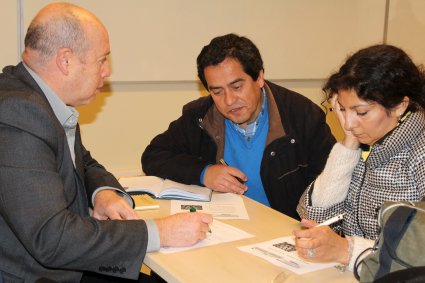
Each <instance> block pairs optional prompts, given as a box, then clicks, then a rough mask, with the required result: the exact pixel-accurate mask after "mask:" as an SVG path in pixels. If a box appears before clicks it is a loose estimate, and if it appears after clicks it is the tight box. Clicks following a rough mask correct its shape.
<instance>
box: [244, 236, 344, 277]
mask: <svg viewBox="0 0 425 283" xmlns="http://www.w3.org/2000/svg"><path fill="white" fill-rule="evenodd" d="M294 244H295V242H294V237H293V236H288V237H282V238H277V239H274V240H270V241H266V242H262V243H257V244H253V245H249V246H243V247H238V249H240V250H241V251H244V252H247V253H250V254H253V255H256V256H258V257H260V258H262V259H265V260H267V261H268V262H270V263H272V264H274V265H277V266H280V267H283V268H286V269H289V270H291V271H293V272H295V273H297V274H304V273H307V272H312V271H316V270H320V269H325V268H329V267H333V266H335V265H338V263H334V262H333V263H313V262H309V261H305V260H304V259H302V258H300V257H299V256H298V254H297V251H296V250H295V246H294Z"/></svg>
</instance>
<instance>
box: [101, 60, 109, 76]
mask: <svg viewBox="0 0 425 283" xmlns="http://www.w3.org/2000/svg"><path fill="white" fill-rule="evenodd" d="M110 75H111V66H110V65H109V60H106V62H105V64H104V65H103V71H102V78H106V77H109V76H110Z"/></svg>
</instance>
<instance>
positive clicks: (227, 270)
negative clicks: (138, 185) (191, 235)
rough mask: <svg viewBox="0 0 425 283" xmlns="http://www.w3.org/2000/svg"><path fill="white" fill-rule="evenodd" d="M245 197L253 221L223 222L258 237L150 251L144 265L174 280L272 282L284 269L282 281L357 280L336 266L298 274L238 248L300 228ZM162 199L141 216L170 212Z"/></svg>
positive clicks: (171, 281) (295, 223) (288, 233)
mask: <svg viewBox="0 0 425 283" xmlns="http://www.w3.org/2000/svg"><path fill="white" fill-rule="evenodd" d="M243 200H244V203H245V206H246V209H247V211H248V214H249V217H250V219H249V220H220V221H223V222H224V223H227V224H230V225H232V226H235V227H237V228H239V229H242V230H244V231H246V232H248V233H250V234H253V235H255V237H253V238H249V239H243V240H239V241H234V242H229V243H223V244H220V245H214V246H209V247H204V248H199V249H193V250H188V251H183V252H177V253H172V254H162V253H159V252H155V253H148V254H147V255H146V258H145V261H144V264H146V265H147V266H148V267H149V268H151V269H152V270H154V271H155V272H156V273H157V274H159V275H160V276H161V277H162V278H164V279H165V280H166V281H167V282H170V283H174V282H181V283H192V282H193V283H199V282H202V283H208V282H211V283H226V282H232V283H235V282H255V283H262V282H264V283H270V282H273V280H274V278H275V277H276V276H277V275H279V274H281V273H282V272H283V273H284V274H282V275H283V276H282V275H281V276H282V277H283V278H286V279H285V280H284V281H281V282H297V283H302V282H314V283H317V282H327V283H329V282H331V283H332V282H335V283H336V282H341V283H342V282H344V283H345V282H353V283H355V282H357V280H356V279H355V278H354V276H353V275H352V272H350V271H345V272H341V271H339V270H337V269H336V268H329V269H324V270H320V271H316V272H311V273H307V274H304V275H297V274H295V273H293V272H291V271H289V270H287V269H283V268H281V267H278V266H275V265H273V264H271V263H269V262H267V261H265V260H263V259H261V258H258V257H256V256H253V255H250V254H248V253H245V252H242V251H240V250H239V249H237V247H240V246H245V245H250V244H254V243H258V242H263V241H267V240H272V239H275V238H279V237H282V236H287V235H290V234H291V232H292V230H294V229H297V228H299V223H298V221H296V220H294V219H292V218H290V217H288V216H286V215H284V214H282V213H280V212H277V211H275V210H273V209H271V208H269V207H266V206H264V205H262V204H260V203H258V202H256V201H253V200H251V199H249V198H246V197H243ZM159 202H160V205H161V209H160V210H150V211H139V215H140V216H141V217H143V218H145V219H150V218H157V217H162V216H167V215H169V214H170V201H166V200H160V201H159Z"/></svg>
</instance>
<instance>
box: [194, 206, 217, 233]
mask: <svg viewBox="0 0 425 283" xmlns="http://www.w3.org/2000/svg"><path fill="white" fill-rule="evenodd" d="M189 212H196V207H194V206H190V208H189ZM208 233H212V231H211V228H210V225H208Z"/></svg>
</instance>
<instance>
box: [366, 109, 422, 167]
mask: <svg viewBox="0 0 425 283" xmlns="http://www.w3.org/2000/svg"><path fill="white" fill-rule="evenodd" d="M424 130H425V112H424V111H418V112H415V113H412V114H410V115H409V116H408V117H407V118H406V120H404V121H403V122H402V123H400V124H399V125H398V126H397V127H396V128H394V130H393V131H392V132H390V133H389V134H388V135H387V136H385V137H384V138H383V140H381V141H379V142H378V143H375V145H374V146H373V148H372V151H371V153H370V155H369V158H368V159H367V161H366V164H367V166H368V167H369V168H371V169H373V168H376V167H378V166H380V165H381V164H383V163H385V162H387V161H388V160H389V159H390V158H391V157H393V156H395V155H397V154H398V153H399V152H400V151H402V150H403V149H406V148H411V147H413V146H414V145H415V143H416V141H417V139H418V138H419V137H420V135H423V133H424Z"/></svg>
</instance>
